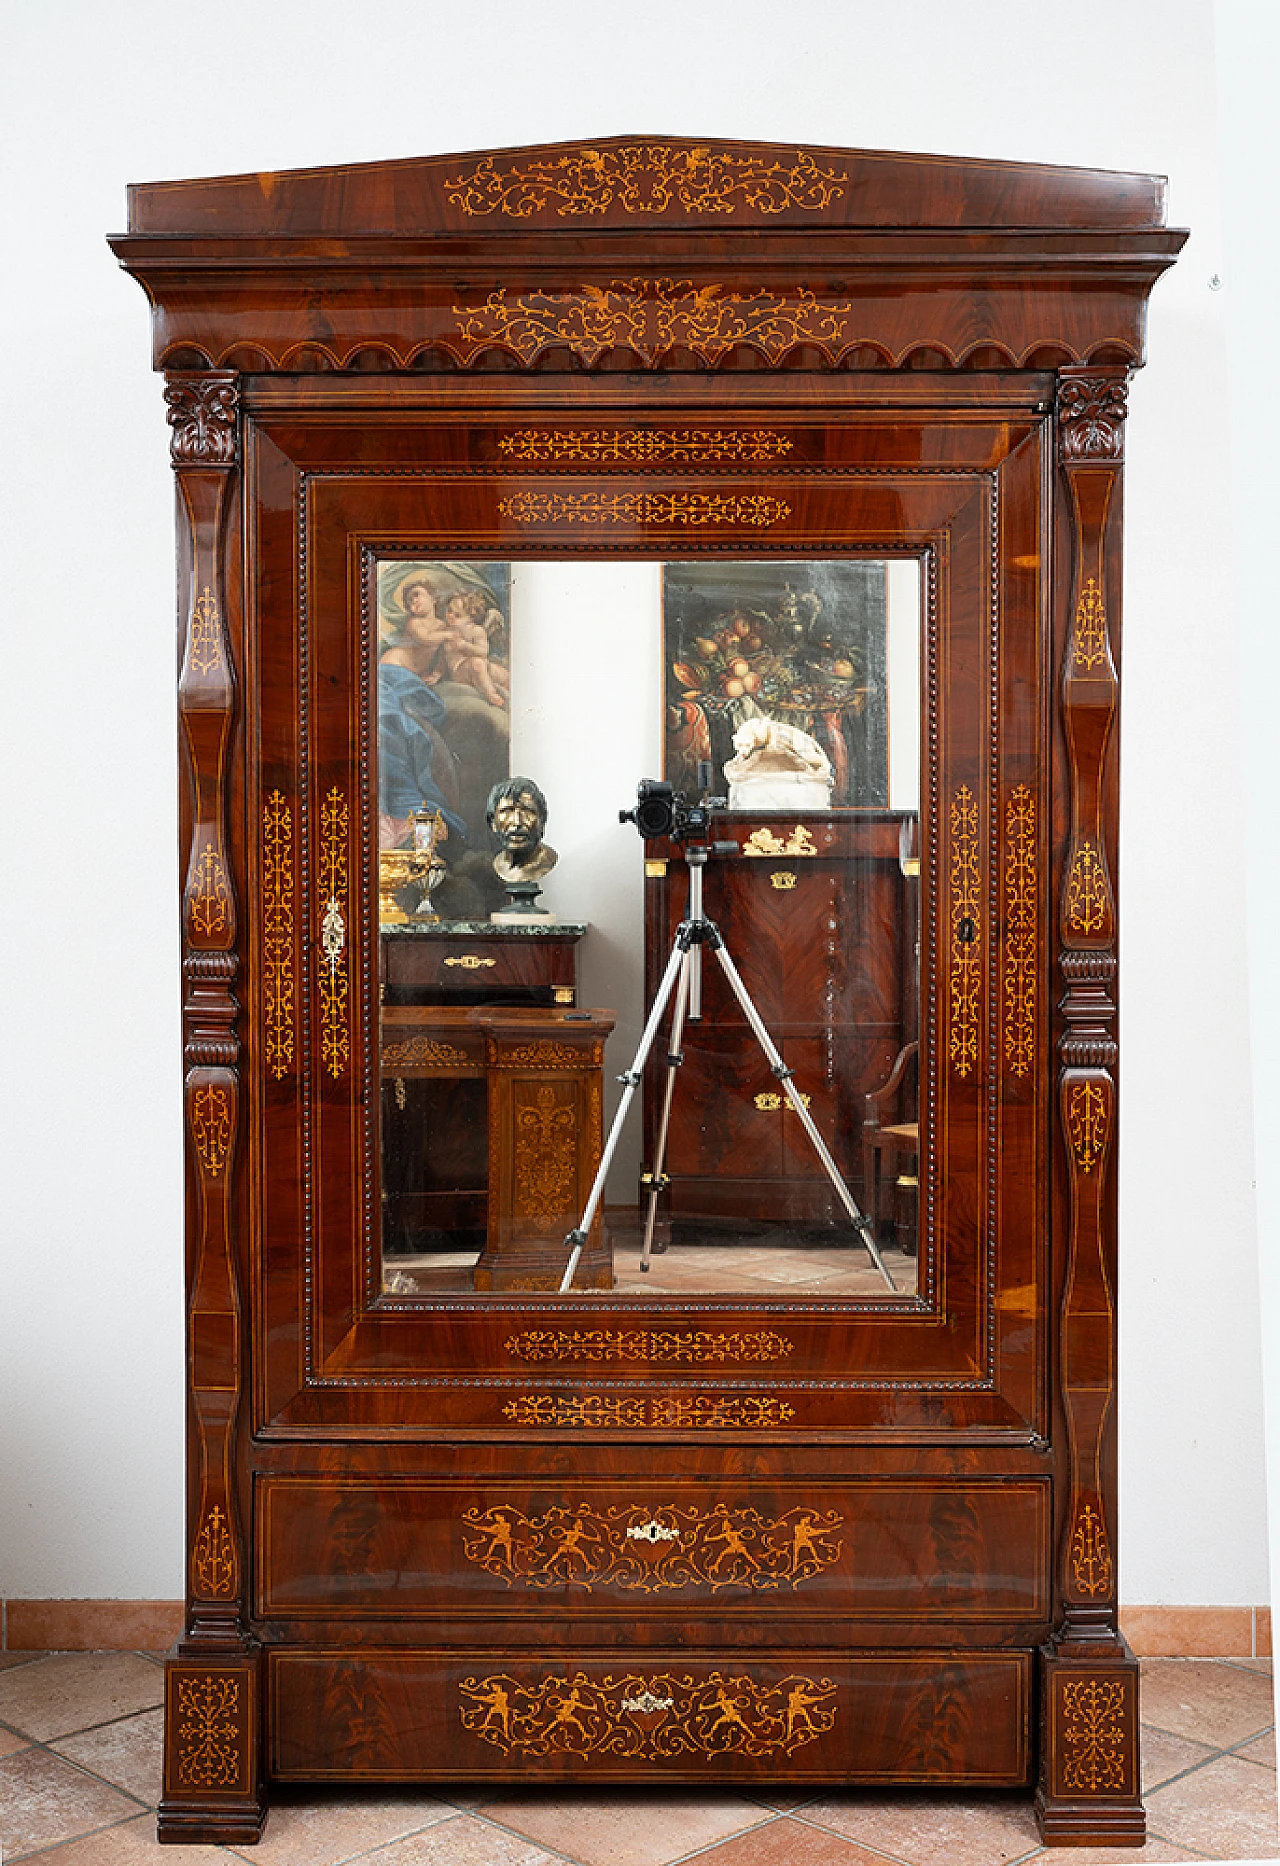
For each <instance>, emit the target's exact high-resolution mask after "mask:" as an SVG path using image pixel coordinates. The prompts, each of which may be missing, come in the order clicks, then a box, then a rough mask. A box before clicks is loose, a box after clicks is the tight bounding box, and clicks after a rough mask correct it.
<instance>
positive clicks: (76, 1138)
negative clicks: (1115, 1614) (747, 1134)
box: [0, 0, 1267, 1603]
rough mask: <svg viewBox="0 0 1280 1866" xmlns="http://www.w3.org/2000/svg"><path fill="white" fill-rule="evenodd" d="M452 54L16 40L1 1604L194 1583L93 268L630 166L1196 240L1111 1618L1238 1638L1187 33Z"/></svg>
mask: <svg viewBox="0 0 1280 1866" xmlns="http://www.w3.org/2000/svg"><path fill="white" fill-rule="evenodd" d="M476 17H477V16H475V15H474V14H473V15H472V16H471V17H470V18H468V16H467V14H466V11H465V9H460V8H458V7H456V6H453V5H444V4H440V3H439V0H380V4H378V5H376V6H374V7H372V8H366V9H364V10H363V11H362V10H360V9H355V8H351V7H350V6H349V5H340V4H338V3H337V0H306V3H305V4H303V0H275V3H274V4H273V3H272V0H256V4H254V5H252V6H250V5H248V4H246V3H245V0H224V4H223V5H221V6H220V7H218V8H217V9H216V10H214V11H212V12H210V11H207V10H206V11H198V10H195V9H186V8H180V7H175V6H174V5H173V4H172V0H164V3H163V4H160V3H159V0H117V4H115V5H114V6H111V7H103V6H100V5H97V4H92V3H91V0H82V3H81V4H73V3H71V0H49V4H47V5H46V6H44V7H42V8H40V9H37V8H34V7H25V8H21V9H18V8H14V9H10V15H9V19H8V22H7V29H6V37H7V41H8V45H7V58H6V61H5V70H4V74H3V77H0V83H2V84H3V86H4V95H3V96H0V123H2V124H3V128H2V130H0V134H2V135H3V137H4V145H5V154H6V158H7V170H8V186H7V189H6V195H5V207H6V212H5V235H6V248H7V254H8V260H9V266H8V271H9V288H8V290H7V291H6V292H5V293H4V295H3V298H0V319H2V320H3V328H4V338H5V345H4V356H5V359H6V363H7V368H6V372H5V377H6V380H5V395H6V409H5V418H4V425H3V431H2V432H3V446H2V447H0V472H2V473H3V476H4V481H3V507H2V508H0V509H2V511H3V517H4V523H3V528H2V529H3V544H2V546H0V548H2V550H3V559H2V573H0V574H2V583H0V587H2V588H3V591H4V601H5V614H4V633H3V638H2V639H3V655H4V663H3V665H4V675H3V682H2V684H0V706H3V709H4V712H3V717H2V718H0V757H3V759H4V766H5V768H4V771H3V774H2V782H3V789H2V790H0V796H3V799H4V809H3V832H2V833H3V838H4V841H3V847H2V848H0V875H3V878H4V895H5V902H6V905H5V910H4V913H3V915H0V942H3V967H2V969H0V978H2V979H3V997H2V998H0V1005H2V1007H3V1008H2V1011H0V1015H2V1016H3V1051H2V1053H3V1056H4V1062H5V1086H4V1095H5V1101H4V1104H3V1106H2V1107H0V1133H2V1134H3V1136H4V1141H3V1145H4V1149H5V1160H4V1181H3V1188H2V1190H0V1225H2V1226H3V1244H4V1252H5V1266H4V1285H3V1291H4V1304H3V1317H2V1319H0V1330H2V1333H0V1377H2V1379H3V1386H4V1393H3V1412H2V1415H0V1421H2V1422H0V1459H2V1461H3V1462H2V1466H0V1512H2V1515H3V1541H2V1542H0V1594H14V1595H29V1596H54V1597H57V1596H76V1595H81V1596H93V1595H106V1596H111V1595H119V1596H138V1597H147V1596H158V1597H166V1596H173V1595H176V1594H178V1593H179V1592H180V1591H181V1584H182V1583H181V1560H180V1525H181V1496H182V1484H181V1448H180V1447H181V1401H180V1392H181V1388H180V1353H181V1339H182V1328H181V1301H180V1273H181V1250H180V1243H179V1191H180V1176H179V1117H178V1025H177V990H176V957H177V935H176V913H175V905H174V903H175V898H176V876H175V857H174V813H173V802H172V798H173V748H174V725H173V718H174V715H173V701H172V681H173V658H174V656H173V598H172V590H171V582H170V577H171V564H172V539H171V493H170V490H169V471H168V465H167V446H166V439H167V436H166V430H165V427H164V422H163V418H162V408H161V401H160V390H159V385H158V383H157V381H156V380H155V378H153V377H152V376H151V374H150V371H149V367H148V354H149V351H148V334H147V315H146V306H145V302H144V299H143V296H142V294H141V292H140V291H139V290H138V288H137V286H136V285H134V284H133V283H131V282H130V281H128V280H127V279H125V278H124V277H123V276H122V275H121V274H119V273H118V272H117V271H116V268H115V265H114V262H113V260H112V259H111V256H110V254H109V253H108V251H107V249H106V247H105V245H104V244H103V239H102V236H103V234H104V233H105V232H107V231H108V230H118V229H120V228H122V226H123V224H124V217H125V216H124V187H125V184H126V183H127V182H129V181H134V180H137V181H141V180H149V179H160V178H164V177H175V176H186V175H200V174H215V173H219V172H228V171H236V170H242V169H248V168H257V169H272V168H280V167H289V166H297V165H302V164H309V163H326V162H337V161H346V162H350V161H360V160H370V159H373V158H377V157H395V156H408V155H415V154H423V153H430V152H435V151H449V150H465V149H470V148H476V147H483V146H485V145H502V144H511V143H519V142H525V141H536V140H547V139H557V138H571V137H589V136H595V135H606V134H611V133H617V132H619V131H626V130H638V131H642V132H667V133H677V134H696V135H701V136H712V137H714V136H741V137H748V138H752V137H759V138H764V139H777V140H783V141H786V140H791V141H797V142H805V143H822V142H827V143H836V144H841V143H842V144H847V145H862V146H866V147H872V148H874V147H882V148H901V149H920V150H939V151H945V152H950V153H956V154H961V155H987V156H1003V157H1010V158H1014V159H1028V160H1032V159H1034V160H1041V161H1047V162H1066V163H1081V164H1086V165H1097V166H1103V167H1114V168H1132V169H1151V170H1159V171H1164V172H1167V173H1168V174H1169V175H1170V181H1171V188H1170V203H1171V219H1172V220H1173V221H1174V222H1175V223H1177V224H1183V225H1190V226H1191V227H1192V228H1193V238H1192V240H1191V241H1190V243H1189V245H1188V246H1187V248H1186V250H1185V252H1184V255H1183V258H1182V260H1181V262H1180V264H1179V265H1178V266H1177V267H1176V268H1175V270H1174V272H1173V273H1172V275H1171V276H1170V277H1169V278H1167V279H1165V280H1164V281H1163V282H1162V283H1161V284H1160V285H1159V286H1158V287H1157V289H1156V292H1155V298H1154V303H1153V308H1152V316H1151V359H1150V367H1149V368H1148V369H1147V370H1146V371H1145V372H1144V373H1143V374H1142V375H1141V376H1140V377H1139V378H1138V380H1137V382H1136V385H1135V387H1134V391H1133V395H1132V409H1133V420H1132V421H1131V423H1130V428H1131V434H1130V450H1129V469H1128V512H1129V542H1128V548H1129V559H1128V564H1129V567H1128V572H1127V582H1126V618H1125V627H1126V666H1125V675H1126V682H1127V693H1126V720H1125V738H1124V776H1125V782H1126V785H1127V794H1126V805H1125V821H1124V831H1123V850H1122V860H1123V867H1124V888H1125V902H1126V906H1125V925H1124V959H1125V979H1126V983H1125V997H1124V1012H1123V1022H1122V1042H1123V1057H1124V1089H1123V1137H1122V1143H1121V1148H1122V1150H1121V1204H1122V1214H1121V1219H1122V1228H1123V1251H1124V1270H1123V1277H1122V1287H1121V1295H1122V1305H1123V1307H1122V1343H1123V1361H1122V1369H1123V1372H1122V1427H1121V1432H1122V1466H1123V1469H1122V1477H1123V1485H1124V1490H1123V1495H1124V1520H1123V1525H1122V1538H1121V1559H1122V1564H1123V1572H1122V1592H1123V1596H1124V1598H1125V1599H1126V1600H1129V1601H1144V1602H1155V1601H1168V1602H1221V1603H1232V1602H1239V1603H1252V1602H1258V1601H1262V1600H1264V1599H1265V1598H1266V1597H1267V1579H1266V1546H1265V1528H1264V1496H1263V1468H1262V1441H1261V1389H1260V1375H1259V1353H1258V1332H1257V1266H1256V1252H1255V1246H1254V1237H1253V1205H1252V1190H1251V1184H1250V1175H1251V1165H1250V1145H1249V1139H1248V1136H1249V1131H1250V1114H1251V1108H1250V1097H1249V1047H1248V1029H1247V1021H1246V985H1247V979H1246V970H1245V964H1246V953H1245V940H1244V916H1243V895H1242V883H1241V873H1242V859H1243V855H1244V844H1243V838H1242V821H1243V812H1242V803H1241V790H1240V773H1239V769H1238V763H1237V756H1236V750H1237V745H1238V742H1239V730H1238V723H1237V716H1236V707H1237V701H1236V693H1237V688H1236V681H1237V669H1236V664H1235V630H1234V623H1233V611H1232V606H1231V601H1232V599H1231V589H1230V581H1229V555H1230V547H1229V544H1228V542H1227V540H1228V536H1229V521H1230V516H1231V514H1230V498H1229V492H1230V488H1229V481H1228V478H1227V475H1226V473H1225V471H1223V470H1222V468H1221V463H1222V462H1223V461H1224V459H1225V455H1226V435H1225V394H1224V379H1223V361H1222V359H1223V331H1222V325H1223V294H1221V293H1217V292H1213V291H1211V290H1210V289H1209V285H1208V280H1209V278H1210V275H1212V274H1215V273H1221V272H1222V271H1223V270H1224V268H1223V264H1222V258H1221V253H1220V250H1219V231H1218V195H1217V189H1218V178H1217V171H1216V166H1215V164H1216V155H1215V132H1214V96H1213V56H1214V46H1213V31H1212V12H1211V8H1210V5H1209V0H1166V3H1165V4H1163V5H1161V6H1160V7H1155V6H1152V5H1149V4H1145V3H1141V0H1075V4H1073V5H1072V6H1070V7H1067V6H1065V5H1059V6H1053V7H1050V6H1028V5H1027V4H1026V0H983V4H982V5H980V6H979V5H978V4H976V3H975V4H963V3H962V0H915V3H914V4H912V3H911V0H908V4H907V5H905V6H904V7H902V8H900V9H898V11H897V12H896V13H894V14H893V15H892V16H891V18H889V17H887V16H886V14H885V11H884V9H883V7H882V6H880V5H878V4H877V5H871V4H867V3H866V0H791V3H790V4H789V5H788V6H787V7H785V8H784V9H779V8H778V7H776V6H774V5H766V4H764V0H738V4H737V5H736V6H734V7H733V8H732V9H731V10H729V9H723V8H719V7H706V8H693V7H690V6H688V5H687V4H685V3H684V0H680V3H679V4H677V3H676V0H649V3H648V4H646V6H645V7H643V8H639V9H638V8H636V7H635V6H633V5H627V6H622V5H616V6H610V5H605V6H604V7H602V8H597V9H596V10H595V12H593V13H591V14H590V15H587V14H584V12H583V10H582V9H581V7H580V6H578V5H576V4H571V3H570V0H544V4H543V5H542V6H540V7H538V8H529V7H527V6H525V5H523V4H520V5H517V4H514V3H513V0H491V4H490V5H489V6H488V7H487V8H486V9H485V10H484V13H483V30H480V29H478V27H477V25H476ZM611 18H612V19H613V20H615V21H616V25H617V32H616V37H613V38H610V36H609V34H608V32H607V23H608V21H609V20H610V19H611ZM629 781H630V778H629ZM1206 1121H1211V1133H1212V1136H1213V1138H1212V1142H1209V1141H1207V1140H1204V1139H1202V1138H1201V1135H1202V1132H1203V1129H1204V1126H1205V1124H1206Z"/></svg>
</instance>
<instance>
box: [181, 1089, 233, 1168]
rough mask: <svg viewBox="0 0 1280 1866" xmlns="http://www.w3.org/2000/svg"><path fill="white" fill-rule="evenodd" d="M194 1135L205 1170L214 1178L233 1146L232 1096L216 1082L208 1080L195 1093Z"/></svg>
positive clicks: (193, 1112)
mask: <svg viewBox="0 0 1280 1866" xmlns="http://www.w3.org/2000/svg"><path fill="white" fill-rule="evenodd" d="M191 1138H192V1139H193V1140H194V1142H195V1145H196V1157H197V1159H198V1160H199V1162H200V1165H201V1167H202V1169H203V1170H204V1171H205V1172H206V1173H207V1174H208V1175H209V1177H210V1179H216V1178H217V1177H218V1174H219V1173H220V1172H221V1171H222V1169H223V1167H224V1166H225V1165H226V1163H227V1153H228V1150H229V1149H230V1146H231V1098H230V1096H229V1095H228V1093H227V1091H226V1089H224V1088H220V1087H219V1086H218V1084H217V1083H216V1082H209V1083H206V1084H205V1085H204V1087H203V1088H198V1089H196V1090H195V1091H194V1093H193V1094H192V1097H191Z"/></svg>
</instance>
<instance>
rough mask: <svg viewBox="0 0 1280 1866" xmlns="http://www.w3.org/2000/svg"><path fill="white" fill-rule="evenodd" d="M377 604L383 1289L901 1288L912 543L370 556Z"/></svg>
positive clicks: (914, 927)
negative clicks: (824, 548)
mask: <svg viewBox="0 0 1280 1866" xmlns="http://www.w3.org/2000/svg"><path fill="white" fill-rule="evenodd" d="M377 612H378V642H377V649H376V652H377V658H378V669H377V675H378V678H377V694H378V735H377V744H378V751H377V786H378V790H377V810H378V840H379V874H378V899H379V921H380V940H379V949H380V966H381V981H380V984H381V1022H382V1028H381V1047H380V1069H381V1084H382V1092H381V1108H380V1123H381V1175H382V1177H381V1193H382V1248H383V1287H384V1290H385V1292H386V1293H387V1295H388V1296H392V1297H395V1298H397V1299H399V1298H413V1297H415V1296H416V1297H423V1298H437V1297H444V1298H445V1299H446V1300H447V1297H448V1295H449V1293H451V1292H453V1293H458V1294H461V1293H463V1292H465V1293H467V1294H468V1295H470V1294H471V1293H473V1292H474V1291H476V1290H482V1291H492V1292H495V1293H498V1294H501V1293H503V1292H510V1293H516V1294H519V1293H523V1292H525V1291H530V1290H545V1291H555V1290H558V1289H559V1288H560V1286H561V1283H562V1280H563V1279H564V1278H565V1276H566V1272H567V1270H568V1269H570V1268H572V1272H573V1274H572V1283H571V1286H570V1285H568V1284H566V1294H565V1297H564V1300H566V1301H568V1302H572V1300H573V1297H574V1294H575V1293H577V1292H579V1291H585V1290H589V1291H592V1292H604V1291H613V1292H614V1293H615V1294H616V1295H617V1296H618V1297H619V1298H620V1299H621V1300H624V1301H627V1302H634V1301H635V1300H636V1299H637V1297H639V1298H644V1297H649V1296H652V1297H658V1298H665V1299H666V1300H668V1301H672V1300H676V1301H678V1300H680V1299H694V1298H697V1299H699V1300H701V1299H702V1298H704V1297H715V1296H721V1297H730V1298H732V1297H745V1298H753V1299H756V1300H760V1299H765V1300H767V1299H770V1298H773V1299H778V1298H782V1299H789V1300H794V1299H795V1298H797V1297H801V1298H805V1299H808V1298H835V1299H851V1298H852V1299H856V1300H884V1301H893V1300H895V1299H901V1298H902V1297H904V1296H911V1295H914V1293H915V1290H916V1288H917V1282H918V1278H917V1261H918V1241H917V1233H918V1206H919V1198H918V1185H919V1179H920V1164H921V1142H920V1133H919V1122H918V1104H917V1080H918V1075H919V1047H918V1046H919V1028H918V1019H919V1003H920V990H919V916H920V899H919V892H920V850H921V837H920V816H919V811H920V745H921V718H920V712H921V702H920V690H921V689H920V637H921V587H920V575H919V566H918V564H917V562H916V561H915V560H914V559H902V560H888V561H885V560H875V561H872V560H867V559H846V560H838V561H832V560H821V561H808V562H794V561H787V562H784V561H778V562H771V561H760V562H736V561H732V560H727V559H717V560H715V561H711V562H709V561H707V560H702V561H699V562H694V563H669V564H665V565H663V564H653V563H620V562H593V563H580V562H579V563H544V562H537V563H534V562H519V563H495V562H467V563H463V562H443V561H426V560H418V559H415V560H408V559H395V560H383V561H382V562H381V563H380V564H379V565H378V569H377ZM620 810H626V811H627V812H628V813H629V821H630V823H632V824H634V827H630V826H626V825H623V824H620V822H619V813H620ZM637 831H639V833H640V836H641V837H642V838H643V840H642V841H638V840H637ZM672 1056H678V1057H679V1059H680V1060H679V1061H678V1062H672V1061H671V1058H672ZM619 1110H620V1111H621V1112H619ZM925 1144H926V1148H927V1144H928V1143H927V1137H926V1143H925ZM602 1148H603V1157H602Z"/></svg>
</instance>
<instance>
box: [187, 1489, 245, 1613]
mask: <svg viewBox="0 0 1280 1866" xmlns="http://www.w3.org/2000/svg"><path fill="white" fill-rule="evenodd" d="M191 1578H192V1581H193V1583H194V1588H193V1591H194V1592H195V1593H197V1594H200V1595H202V1596H203V1597H204V1598H205V1599H207V1600H217V1599H219V1598H220V1597H221V1596H225V1595H228V1594H234V1593H235V1591H236V1548H235V1543H234V1542H233V1541H232V1540H231V1532H230V1530H229V1529H228V1527H227V1519H226V1517H225V1515H224V1514H223V1512H222V1510H221V1508H220V1507H219V1505H218V1504H216V1503H215V1504H214V1506H213V1508H212V1509H211V1510H210V1511H209V1512H208V1514H207V1515H206V1516H205V1519H204V1521H203V1522H202V1523H201V1525H200V1532H199V1534H198V1535H197V1536H196V1539H195V1543H194V1546H193V1547H192V1550H191Z"/></svg>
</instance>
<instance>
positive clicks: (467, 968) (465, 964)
mask: <svg viewBox="0 0 1280 1866" xmlns="http://www.w3.org/2000/svg"><path fill="white" fill-rule="evenodd" d="M497 963H498V961H497V960H496V959H481V958H480V957H479V955H478V954H476V953H474V952H464V953H463V955H462V957H461V958H460V959H446V960H445V964H446V965H460V966H461V967H462V969H463V971H464V972H478V971H479V970H480V967H481V966H482V965H497Z"/></svg>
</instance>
